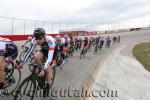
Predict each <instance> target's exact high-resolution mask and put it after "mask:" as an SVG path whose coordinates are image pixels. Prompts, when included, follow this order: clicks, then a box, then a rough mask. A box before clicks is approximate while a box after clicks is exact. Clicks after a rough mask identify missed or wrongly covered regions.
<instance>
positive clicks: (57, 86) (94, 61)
mask: <svg viewBox="0 0 150 100" xmlns="http://www.w3.org/2000/svg"><path fill="white" fill-rule="evenodd" d="M118 34H120V36H121V42H120V43H119V44H114V45H113V44H112V45H111V47H110V48H109V49H108V48H105V47H104V48H103V49H102V51H100V52H99V53H98V54H93V48H92V49H91V51H89V52H88V54H87V55H86V57H85V58H83V59H79V53H80V52H79V51H78V52H77V53H75V54H74V56H73V57H71V58H70V59H69V61H68V62H66V63H65V65H64V67H63V69H59V68H57V70H56V78H55V82H54V85H53V87H52V89H51V90H53V91H52V92H51V93H52V94H50V95H49V97H45V98H44V97H39V96H38V97H35V100H41V99H45V100H79V99H80V100H85V99H88V96H86V95H81V94H80V92H82V90H87V89H89V88H90V87H91V86H92V85H93V84H94V82H95V79H96V76H97V73H98V70H99V69H101V66H102V65H103V63H104V62H106V61H107V60H108V59H107V58H108V56H109V55H110V54H112V53H113V52H114V50H115V49H116V48H118V47H120V46H121V45H123V44H126V45H128V44H132V43H135V42H138V41H139V40H144V39H149V38H150V31H149V30H142V31H140V32H130V33H128V32H126V33H117V34H111V35H110V36H111V37H113V36H117V35H118ZM104 36H108V35H104ZM23 43H24V41H17V42H16V44H17V45H18V47H19V52H21V48H20V47H21V45H22V44H23ZM110 67H111V66H110ZM21 72H22V80H23V79H24V78H25V77H27V76H28V75H29V74H30V71H29V70H28V66H27V64H26V65H25V66H24V68H23V69H22V71H21ZM106 78H107V77H106ZM28 99H29V98H28V97H26V96H23V100H28ZM0 100H13V96H4V97H0Z"/></svg>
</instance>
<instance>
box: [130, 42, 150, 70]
mask: <svg viewBox="0 0 150 100" xmlns="http://www.w3.org/2000/svg"><path fill="white" fill-rule="evenodd" d="M132 53H133V55H134V56H135V57H136V59H137V60H139V62H140V63H142V64H143V65H144V67H145V69H146V70H148V71H150V42H145V43H140V44H137V45H136V46H135V47H134V48H133V50H132Z"/></svg>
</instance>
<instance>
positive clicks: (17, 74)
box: [4, 63, 21, 95]
mask: <svg viewBox="0 0 150 100" xmlns="http://www.w3.org/2000/svg"><path fill="white" fill-rule="evenodd" d="M9 68H10V69H8V68H7V69H6V70H5V71H6V77H5V83H4V88H5V89H7V93H6V95H10V94H12V93H13V92H14V91H15V90H16V88H17V87H18V85H19V83H20V80H21V71H20V70H19V69H16V68H15V67H14V63H11V64H10V65H9Z"/></svg>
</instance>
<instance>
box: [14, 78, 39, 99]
mask: <svg viewBox="0 0 150 100" xmlns="http://www.w3.org/2000/svg"><path fill="white" fill-rule="evenodd" d="M29 81H31V82H32V83H33V86H34V90H36V81H35V80H32V78H31V76H29V77H27V78H26V79H24V80H23V81H22V83H21V84H20V85H19V87H18V88H17V90H16V91H15V94H14V95H13V96H14V100H17V99H18V94H20V92H21V88H22V87H23V86H24V85H26V82H29ZM33 92H34V93H33V95H32V97H31V99H30V100H33V99H34V95H35V93H36V92H35V91H33Z"/></svg>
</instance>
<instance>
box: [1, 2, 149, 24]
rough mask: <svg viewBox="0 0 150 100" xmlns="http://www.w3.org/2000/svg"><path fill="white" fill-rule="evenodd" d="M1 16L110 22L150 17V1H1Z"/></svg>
mask: <svg viewBox="0 0 150 100" xmlns="http://www.w3.org/2000/svg"><path fill="white" fill-rule="evenodd" d="M0 16H5V17H15V18H25V19H33V20H49V21H79V22H80V21H83V22H93V21H94V22H110V21H119V20H125V19H131V18H142V17H150V0H0Z"/></svg>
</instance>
